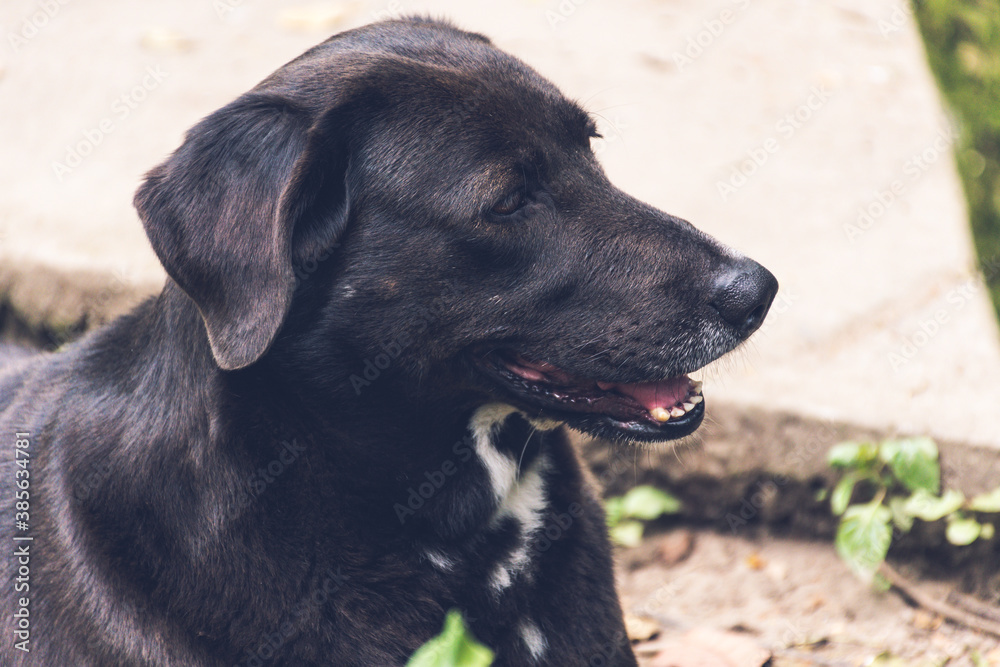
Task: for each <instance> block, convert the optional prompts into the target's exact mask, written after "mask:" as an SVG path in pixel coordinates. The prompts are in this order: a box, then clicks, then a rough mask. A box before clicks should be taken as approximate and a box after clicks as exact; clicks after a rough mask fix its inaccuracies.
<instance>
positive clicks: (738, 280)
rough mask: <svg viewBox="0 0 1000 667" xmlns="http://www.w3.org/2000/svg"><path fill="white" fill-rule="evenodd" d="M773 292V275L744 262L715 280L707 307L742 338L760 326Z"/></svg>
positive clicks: (775, 290) (774, 292) (756, 265)
mask: <svg viewBox="0 0 1000 667" xmlns="http://www.w3.org/2000/svg"><path fill="white" fill-rule="evenodd" d="M777 293H778V280H777V279H776V278H775V277H774V275H773V274H772V273H771V272H770V271H768V270H767V269H765V268H764V267H763V266H761V265H760V264H758V263H757V262H755V261H753V260H751V259H747V260H744V261H742V262H740V264H738V265H737V266H736V268H735V269H734V270H732V271H730V272H728V273H727V274H726V275H725V276H724V277H723V278H721V279H720V280H719V282H718V283H717V286H716V290H715V293H714V294H713V295H712V299H711V301H710V302H709V304H710V305H711V306H712V307H713V308H715V310H716V311H718V313H719V315H720V316H721V317H722V319H723V320H724V321H725V322H726V323H728V324H729V325H731V326H733V327H734V328H735V329H736V330H737V331H738V332H739V334H740V336H742V337H744V338H745V337H747V336H749V335H750V334H752V333H753V332H754V331H756V330H757V329H758V328H760V325H761V324H763V322H764V318H765V317H766V316H767V311H768V310H770V308H771V302H772V301H774V297H775V295H776V294H777Z"/></svg>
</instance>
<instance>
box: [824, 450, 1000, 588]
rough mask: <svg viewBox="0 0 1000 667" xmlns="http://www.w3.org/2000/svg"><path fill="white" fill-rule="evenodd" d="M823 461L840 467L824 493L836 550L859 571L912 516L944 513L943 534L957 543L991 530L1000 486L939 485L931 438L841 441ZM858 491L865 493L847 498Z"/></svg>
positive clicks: (880, 557) (869, 570)
mask: <svg viewBox="0 0 1000 667" xmlns="http://www.w3.org/2000/svg"><path fill="white" fill-rule="evenodd" d="M827 461H828V462H829V464H830V465H831V466H832V467H834V468H835V469H837V470H840V471H843V476H842V477H841V478H840V480H839V481H838V482H837V484H836V485H835V486H834V487H833V490H832V491H831V492H830V494H829V497H830V509H831V511H832V512H833V513H834V514H835V515H837V516H840V517H841V519H840V526H839V527H838V529H837V537H836V541H835V545H836V548H837V553H838V554H840V557H841V558H843V559H844V561H845V562H846V563H847V564H848V565H849V566H850V567H851V569H852V570H853V571H854V572H855V573H857V574H858V575H859V576H861V577H863V578H871V577H872V576H873V575H875V573H876V572H877V570H878V568H879V566H880V565H881V564H882V562H883V561H884V560H885V557H886V554H887V553H888V551H889V545H890V543H891V542H892V538H893V535H894V531H898V533H899V534H902V533H907V532H909V531H910V529H911V528H912V527H913V524H914V521H916V520H917V519H919V520H921V521H926V522H933V521H942V520H943V521H946V522H947V526H946V529H945V537H946V538H947V540H948V541H949V542H951V543H952V544H954V545H957V546H965V545H968V544H971V543H973V542H975V541H976V540H977V539H982V540H989V539H992V538H993V536H994V533H995V530H996V527H995V523H994V521H995V520H996V519H997V518H998V517H997V516H996V515H997V514H1000V488H998V489H996V490H994V491H992V492H990V493H985V494H982V495H979V496H976V497H975V498H972V499H966V497H965V495H964V494H963V493H962V492H961V491H956V490H947V491H945V492H944V493H942V492H941V466H940V464H939V462H938V448H937V445H936V444H935V443H934V441H933V440H931V439H930V438H907V439H901V440H884V441H882V442H881V443H877V444H876V443H872V442H843V443H840V444H839V445H836V446H834V447H833V448H832V449H831V450H830V451H829V453H828V454H827ZM856 491H857V492H858V493H857V495H861V496H862V497H868V498H869V500H868V501H867V502H861V503H856V504H852V502H851V501H852V500H853V498H854V496H855V493H856ZM990 515H994V516H990ZM880 583H884V582H880Z"/></svg>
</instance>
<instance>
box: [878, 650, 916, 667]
mask: <svg viewBox="0 0 1000 667" xmlns="http://www.w3.org/2000/svg"><path fill="white" fill-rule="evenodd" d="M868 665H870V667H909V666H910V663H908V662H906V661H905V660H903V659H902V658H897V657H896V656H894V655H892V654H891V653H889V652H888V651H886V652H884V653H879V654H878V655H877V656H875V658H874V659H872V660H871V661H870V662H869V663H868Z"/></svg>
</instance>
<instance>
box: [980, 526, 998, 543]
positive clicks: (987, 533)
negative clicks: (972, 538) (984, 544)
mask: <svg viewBox="0 0 1000 667" xmlns="http://www.w3.org/2000/svg"><path fill="white" fill-rule="evenodd" d="M996 530H997V528H996V526H994V525H993V524H992V523H984V524H983V527H982V529H981V530H980V531H979V539H981V540H992V539H993V536H994V535H995V534H996Z"/></svg>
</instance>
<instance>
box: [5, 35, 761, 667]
mask: <svg viewBox="0 0 1000 667" xmlns="http://www.w3.org/2000/svg"><path fill="white" fill-rule="evenodd" d="M594 136H596V132H595V128H594V125H593V123H592V122H591V120H590V119H589V118H588V116H587V114H586V113H584V112H583V111H582V110H581V109H580V107H578V106H576V105H575V104H573V103H571V102H569V101H567V100H566V99H565V98H563V97H562V95H560V93H559V91H558V90H556V88H554V87H553V86H552V85H551V84H550V83H548V82H547V81H545V80H544V79H542V78H541V77H539V76H538V75H537V74H536V73H535V72H533V71H532V70H530V69H529V68H528V67H526V66H525V65H523V64H522V63H520V62H519V61H517V60H516V59H514V58H512V57H510V56H508V55H506V54H505V53H503V52H501V51H499V50H497V49H496V48H495V47H493V46H492V45H491V44H490V42H489V40H487V39H486V38H484V37H482V36H480V35H476V34H470V33H466V32H461V31H459V30H456V29H454V28H452V27H450V26H448V25H446V24H442V23H439V22H433V21H427V20H420V19H412V20H404V21H392V22H387V23H380V24H377V25H373V26H369V27H366V28H362V29H359V30H354V31H350V32H346V33H343V34H341V35H337V36H335V37H333V38H332V39H330V40H328V41H326V42H324V43H323V44H321V45H319V46H317V47H315V48H313V49H311V50H310V51H308V52H307V53H305V54H304V55H303V56H301V57H300V58H298V59H296V60H294V61H292V62H291V63H289V64H287V65H286V66H284V67H282V68H281V69H280V70H278V71H277V72H275V73H274V74H273V75H271V76H270V77H268V78H267V79H265V80H264V81H263V82H262V83H261V84H260V85H258V86H257V87H256V88H254V89H253V90H252V91H250V92H249V93H247V94H246V95H243V96H242V97H240V98H239V99H237V100H236V101H234V102H233V103H231V104H229V105H228V106H226V107H224V108H222V109H220V110H219V111H217V112H215V113H213V114H212V115H210V116H209V117H208V118H206V119H205V120H203V121H202V122H200V123H199V124H198V125H196V126H195V127H194V128H193V129H192V130H191V131H190V132H189V133H188V135H187V138H186V139H185V141H184V143H183V145H182V146H181V147H180V148H179V149H178V150H177V152H176V153H174V154H173V156H171V157H170V158H169V159H168V160H167V161H166V162H165V163H164V164H162V165H160V166H159V167H157V168H156V169H154V170H153V171H152V172H150V173H149V175H148V177H147V179H146V181H145V183H144V184H143V185H142V187H141V188H140V189H139V192H138V194H137V196H136V199H135V203H136V206H137V208H138V210H139V214H140V216H141V218H142V221H143V224H144V225H145V228H146V232H147V234H148V235H149V239H150V241H151V242H152V245H153V248H154V249H155V250H156V253H157V255H158V256H159V258H160V259H161V261H162V262H163V265H164V266H165V267H166V270H167V273H168V274H169V276H170V278H169V280H168V281H167V284H166V286H165V288H164V290H163V292H162V294H160V295H159V297H157V298H154V299H151V300H149V301H147V302H146V303H144V304H143V305H141V306H140V307H139V308H137V309H136V310H135V311H134V312H133V313H131V314H130V315H128V316H125V317H123V318H121V319H119V320H117V321H116V322H114V323H113V324H111V325H110V326H108V327H106V328H104V329H102V330H99V331H97V332H95V333H93V334H91V335H89V336H87V337H85V338H84V339H83V340H81V341H79V342H77V343H75V344H73V345H71V346H69V347H68V348H67V349H65V350H64V351H61V352H59V353H57V354H50V355H41V356H35V357H31V358H29V359H21V360H18V361H15V362H13V363H11V364H8V366H7V367H6V370H5V371H4V374H3V375H0V424H2V433H3V437H4V438H5V442H8V443H9V445H8V446H5V447H4V451H5V452H6V454H5V456H4V458H3V463H2V469H0V479H2V482H3V521H2V522H0V534H2V543H3V544H4V545H5V546H4V549H5V551H6V553H5V556H4V557H3V563H4V567H5V570H4V573H5V577H4V580H5V583H4V584H3V588H2V593H0V600H2V613H3V616H4V618H6V619H8V620H10V619H13V621H14V628H13V630H10V629H8V630H6V631H5V632H4V638H3V649H2V650H0V655H2V656H3V663H4V664H6V665H11V664H14V665H45V666H46V667H62V666H72V667H80V666H84V665H93V666H99V667H106V666H109V665H115V666H118V665H176V666H185V667H187V666H191V665H212V666H215V665H220V666H222V665H224V666H227V667H228V666H231V665H241V666H254V665H289V666H295V667H302V666H304V665H334V666H336V667H346V666H354V665H357V666H372V665H375V666H388V665H404V664H405V663H406V661H407V659H408V657H409V656H410V655H411V654H412V653H413V651H414V650H415V649H417V648H418V647H419V646H420V645H421V644H422V643H423V642H425V641H426V640H427V639H428V638H430V637H432V636H433V635H435V634H437V632H438V631H439V630H440V628H441V623H442V619H443V617H444V614H445V612H446V611H447V610H448V609H450V608H457V609H459V610H461V611H462V612H463V614H464V616H465V617H466V619H467V620H468V621H469V623H470V625H471V628H472V631H473V633H474V634H475V635H476V636H477V638H478V639H479V640H480V641H481V642H483V643H484V644H486V645H487V646H489V647H491V648H492V649H493V650H494V651H495V652H496V656H497V660H496V664H497V665H505V666H524V665H553V666H558V667H567V666H574V665H583V666H589V665H635V659H634V657H633V656H632V652H631V650H630V648H629V643H628V639H627V638H626V636H625V633H624V630H623V623H622V612H621V608H620V604H619V602H618V598H617V595H616V593H615V588H614V581H613V576H612V568H611V557H610V549H609V546H608V540H607V538H606V535H605V529H604V516H603V512H602V510H601V507H600V504H599V502H598V500H597V499H596V497H595V495H594V494H593V492H591V491H590V490H588V488H587V487H586V485H585V483H584V480H583V476H582V473H581V468H580V464H579V463H578V461H577V458H576V456H575V455H574V453H573V451H572V449H571V447H570V445H569V443H568V440H567V437H566V435H565V433H564V432H563V430H562V429H561V428H559V427H558V424H560V423H567V424H569V425H570V426H572V427H574V428H577V429H580V430H582V431H586V432H589V433H592V434H596V435H599V436H604V437H607V438H611V439H614V440H621V441H633V440H644V441H663V440H670V439H673V438H677V437H681V436H684V435H687V434H689V433H691V432H692V431H694V430H695V429H696V428H697V427H698V425H699V423H700V421H701V419H702V416H703V414H704V402H702V397H701V393H700V388H699V386H698V385H697V383H693V382H691V381H690V380H689V379H688V378H687V377H686V375H685V373H688V372H690V371H693V370H695V369H697V368H699V367H701V366H702V365H704V364H706V363H708V362H709V361H711V360H713V359H715V358H717V357H718V356H720V355H722V354H724V353H726V352H728V351H729V350H731V349H733V348H734V347H735V346H737V345H738V344H739V343H740V342H742V341H743V340H745V339H746V338H747V336H749V335H750V334H751V333H752V332H753V331H754V330H755V329H756V328H757V327H758V326H759V325H760V323H761V321H762V319H763V318H764V315H765V314H766V312H767V310H768V307H769V305H770V303H771V300H772V298H773V297H774V294H775V291H776V289H777V283H776V282H775V280H774V277H773V276H772V275H771V274H770V273H768V272H767V271H766V270H765V269H764V268H763V267H761V266H760V265H758V264H756V263H754V262H752V261H750V260H748V259H745V258H743V257H741V256H739V255H736V254H734V253H733V252H732V251H730V250H727V249H726V248H724V247H723V246H721V245H720V244H718V243H716V242H715V241H713V240H712V239H711V238H709V237H707V236H706V235H704V234H702V233H700V232H698V231H697V230H696V229H694V228H693V227H692V226H691V225H689V224H688V223H686V222H684V221H682V220H678V219H677V218H674V217H671V216H669V215H667V214H665V213H662V212H660V211H658V210H655V209H653V208H651V207H649V206H647V205H645V204H642V203H641V202H638V201H636V200H634V199H632V198H630V197H629V196H627V195H625V194H624V193H622V192H621V191H619V190H617V189H615V188H614V187H613V186H612V185H611V184H610V183H609V182H608V181H607V179H606V178H605V176H604V174H603V173H602V171H601V168H600V167H599V165H598V163H597V160H596V159H595V158H594V155H593V153H592V152H591V150H590V148H589V145H588V144H589V141H590V138H591V137H594ZM15 439H16V442H15ZM15 457H16V458H15ZM15 493H17V494H18V495H16V496H15ZM15 503H17V504H16V505H15ZM15 513H17V521H18V522H21V523H17V524H15V523H14V521H15ZM12 533H13V534H12ZM12 538H15V539H17V538H22V539H19V540H17V541H12ZM24 538H31V539H24ZM11 545H13V547H12V546H11ZM11 549H14V555H13V556H11V554H10V550H11Z"/></svg>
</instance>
